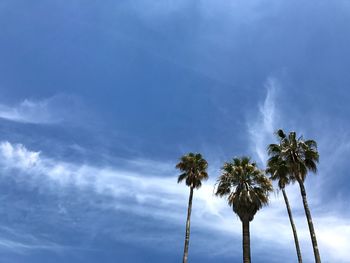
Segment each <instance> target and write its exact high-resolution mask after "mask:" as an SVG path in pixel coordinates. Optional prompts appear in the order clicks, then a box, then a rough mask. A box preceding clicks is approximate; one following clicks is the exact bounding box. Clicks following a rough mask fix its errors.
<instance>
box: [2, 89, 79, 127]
mask: <svg viewBox="0 0 350 263" xmlns="http://www.w3.org/2000/svg"><path fill="white" fill-rule="evenodd" d="M79 107H80V106H79V103H78V101H77V100H76V99H75V98H73V97H69V96H64V95H57V96H53V97H50V98H46V99H42V100H31V99H25V100H23V101H21V102H20V103H17V104H15V105H5V104H1V103H0V118H1V119H5V120H9V121H13V122H19V123H32V124H55V123H60V122H63V121H67V120H69V119H71V118H72V115H74V113H75V114H77V112H79Z"/></svg>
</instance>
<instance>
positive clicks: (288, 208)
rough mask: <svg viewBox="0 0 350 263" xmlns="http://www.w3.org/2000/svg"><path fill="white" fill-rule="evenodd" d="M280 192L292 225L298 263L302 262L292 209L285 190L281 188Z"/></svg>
mask: <svg viewBox="0 0 350 263" xmlns="http://www.w3.org/2000/svg"><path fill="white" fill-rule="evenodd" d="M282 193H283V198H284V201H285V203H286V207H287V211H288V216H289V221H290V225H291V226H292V230H293V236H294V243H295V249H296V251H297V256H298V262H299V263H302V262H303V260H302V258H301V252H300V246H299V240H298V234H297V230H296V228H295V224H294V220H293V215H292V210H291V209H290V205H289V201H288V197H287V194H286V191H285V190H284V189H282Z"/></svg>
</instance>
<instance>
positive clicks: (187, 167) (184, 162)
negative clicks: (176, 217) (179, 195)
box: [176, 153, 208, 263]
mask: <svg viewBox="0 0 350 263" xmlns="http://www.w3.org/2000/svg"><path fill="white" fill-rule="evenodd" d="M207 167H208V163H207V161H206V160H205V159H204V158H203V157H202V155H201V154H199V153H196V154H195V153H188V154H186V155H183V156H182V157H181V158H180V162H179V163H178V164H177V165H176V168H178V169H179V170H180V171H181V172H183V173H182V174H180V175H179V177H178V180H177V182H178V183H180V182H182V181H183V180H185V181H186V185H187V186H188V187H190V196H189V199H188V209H187V221H186V236H185V246H184V255H183V261H182V262H183V263H187V258H188V245H189V242H190V220H191V211H192V198H193V189H195V188H196V189H198V188H200V187H201V186H202V180H207V179H208V173H207V171H206V170H207Z"/></svg>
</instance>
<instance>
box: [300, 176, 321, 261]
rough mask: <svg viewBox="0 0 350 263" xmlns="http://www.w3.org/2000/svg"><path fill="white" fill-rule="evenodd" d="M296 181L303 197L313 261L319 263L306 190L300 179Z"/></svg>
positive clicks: (318, 253)
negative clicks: (313, 256)
mask: <svg viewBox="0 0 350 263" xmlns="http://www.w3.org/2000/svg"><path fill="white" fill-rule="evenodd" d="M298 183H299V186H300V193H301V196H302V198H303V203H304V209H305V215H306V218H307V223H308V225H309V230H310V235H311V241H312V246H313V249H314V255H315V262H316V263H321V257H320V252H319V251H318V246H317V240H316V233H315V229H314V224H313V222H312V217H311V212H310V209H309V205H308V203H307V198H306V191H305V187H304V183H303V181H301V180H300V179H299V180H298Z"/></svg>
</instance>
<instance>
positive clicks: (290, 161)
mask: <svg viewBox="0 0 350 263" xmlns="http://www.w3.org/2000/svg"><path fill="white" fill-rule="evenodd" d="M277 136H278V137H279V139H280V143H279V144H270V145H269V146H268V153H269V155H270V156H271V158H270V159H269V161H268V164H269V166H270V167H272V168H273V167H276V165H278V166H280V168H279V172H278V173H277V172H276V173H275V174H276V175H277V174H280V175H281V174H282V175H283V174H284V177H286V178H285V179H288V181H289V180H290V181H295V180H297V181H301V182H304V180H305V177H306V174H307V172H308V171H311V172H314V173H316V172H317V165H316V163H318V160H319V154H318V151H317V143H316V142H315V141H314V140H305V141H304V140H303V137H302V136H300V137H299V138H297V137H296V133H295V132H290V133H289V135H288V136H287V135H286V134H285V133H284V132H283V130H278V131H277ZM272 176H274V175H273V174H272ZM285 179H283V180H285ZM281 183H282V185H281V186H283V184H284V182H283V181H282V182H281ZM286 183H287V182H286Z"/></svg>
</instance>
